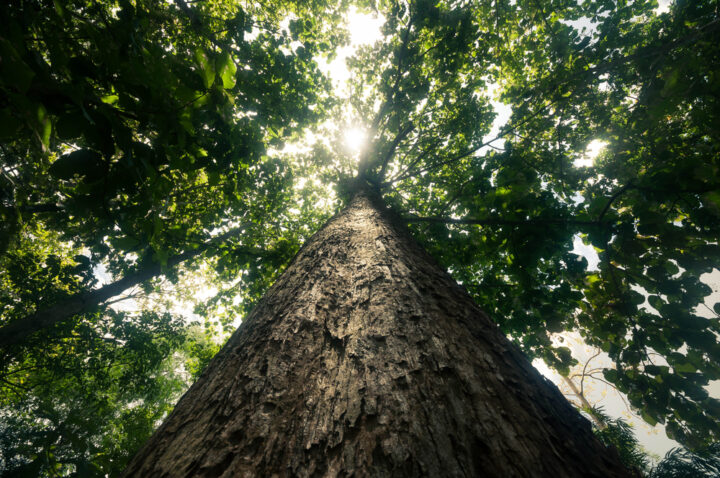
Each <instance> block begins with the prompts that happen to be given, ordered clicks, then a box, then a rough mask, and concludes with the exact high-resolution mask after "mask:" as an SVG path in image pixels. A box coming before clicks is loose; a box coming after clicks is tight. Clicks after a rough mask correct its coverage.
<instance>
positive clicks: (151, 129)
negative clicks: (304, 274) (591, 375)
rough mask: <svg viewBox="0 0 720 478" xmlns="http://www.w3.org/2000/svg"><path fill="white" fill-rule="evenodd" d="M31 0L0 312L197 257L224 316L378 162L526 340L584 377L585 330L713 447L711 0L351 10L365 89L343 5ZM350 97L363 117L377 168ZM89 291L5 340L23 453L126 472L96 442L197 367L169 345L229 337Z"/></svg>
mask: <svg viewBox="0 0 720 478" xmlns="http://www.w3.org/2000/svg"><path fill="white" fill-rule="evenodd" d="M11 3H12V7H11V8H6V9H3V11H2V12H1V13H0V20H2V24H3V25H7V26H8V27H7V29H6V30H4V31H3V33H1V34H0V91H1V92H2V95H0V140H1V141H2V146H1V147H0V158H1V160H2V164H1V166H2V170H1V173H0V218H1V223H0V254H2V257H1V259H0V264H1V265H2V269H0V281H2V287H3V289H2V290H0V297H2V302H1V303H0V306H1V307H2V310H0V314H2V315H1V317H0V326H6V325H13V324H15V325H17V324H21V325H22V326H23V327H24V326H25V324H26V323H27V322H28V321H30V322H32V320H30V319H32V318H33V317H36V316H35V315H33V314H37V313H39V312H42V311H45V310H48V307H50V306H52V305H53V304H55V305H57V304H64V302H63V300H69V299H73V298H80V299H82V300H85V298H87V297H89V296H88V294H89V293H91V291H92V290H93V288H95V287H97V285H98V284H96V280H97V271H98V266H99V265H102V266H103V267H105V268H107V270H108V271H109V273H110V274H111V276H112V277H113V279H120V278H122V277H130V276H131V275H132V274H137V273H140V272H142V271H149V270H152V271H153V272H152V273H149V274H148V275H147V277H146V276H142V282H143V283H144V287H145V291H146V292H150V291H151V290H152V288H153V286H155V285H157V284H158V280H159V279H158V277H159V276H160V275H164V276H165V277H167V278H168V279H170V281H171V282H172V281H177V280H178V277H179V276H180V275H182V274H192V273H193V272H195V271H202V273H203V274H204V277H205V278H206V282H207V285H212V286H213V287H214V288H215V290H216V294H215V295H214V296H213V297H212V298H211V299H210V300H208V301H205V302H203V303H201V304H199V305H198V306H197V308H196V310H195V312H196V313H198V315H200V316H201V318H203V319H204V320H205V323H206V325H207V333H208V336H212V334H213V333H214V332H213V330H214V325H213V323H215V322H217V321H219V322H220V323H221V324H222V326H224V328H225V329H226V331H227V330H229V329H230V328H231V325H230V324H232V323H233V322H234V321H235V319H236V318H237V317H238V316H242V315H243V314H245V313H246V312H247V311H248V310H249V309H250V308H251V307H252V305H253V303H254V302H255V301H256V300H257V299H258V298H259V297H260V296H261V295H262V293H263V292H264V291H265V290H266V289H267V287H268V286H269V285H270V284H271V283H272V281H273V279H274V278H275V277H276V276H277V274H278V273H279V272H280V271H281V270H282V268H283V266H284V265H285V264H287V262H288V261H289V260H290V258H291V257H292V255H293V254H294V252H295V251H296V250H297V249H298V248H299V247H300V245H301V244H302V242H303V240H304V239H306V238H307V237H309V235H310V234H312V233H313V232H314V231H315V230H316V229H317V228H318V227H319V226H320V225H321V224H322V222H323V220H324V219H325V218H327V217H328V214H329V213H330V210H331V209H332V208H333V207H340V206H341V204H342V200H343V199H344V198H345V197H346V193H347V192H348V191H349V188H350V187H351V185H352V181H354V180H362V181H366V182H369V183H371V184H373V185H375V186H376V187H377V188H378V189H379V190H380V191H381V192H382V194H383V196H384V197H385V199H386V201H387V202H388V204H389V205H391V206H392V207H393V208H394V209H395V210H396V211H397V212H398V213H399V214H401V215H403V216H404V217H405V219H407V221H408V223H409V225H410V228H411V231H412V232H413V234H414V236H415V237H416V238H417V239H418V240H419V241H420V242H421V243H422V244H423V245H424V246H425V247H426V248H427V249H428V250H429V251H430V252H431V253H432V254H433V255H434V256H435V257H436V258H437V259H438V260H439V261H440V262H441V263H442V264H443V265H444V266H445V267H446V268H447V269H448V270H450V272H451V273H452V274H453V275H454V276H455V277H456V278H457V279H458V280H459V281H460V282H461V283H462V284H463V285H464V286H465V287H466V288H467V289H468V291H469V292H470V293H471V294H472V295H474V297H475V298H476V299H477V301H478V303H479V304H481V306H482V307H483V308H484V309H486V310H487V311H488V312H489V313H490V315H491V316H492V317H493V318H494V319H495V320H496V321H497V322H498V324H499V326H500V327H501V328H502V330H503V331H504V332H506V333H507V334H508V335H509V336H511V337H512V338H513V340H514V341H515V342H516V343H517V344H518V345H519V346H520V347H521V348H522V349H523V351H524V352H525V353H526V354H527V355H528V356H529V357H532V358H535V357H540V358H543V359H544V360H545V361H546V362H547V363H548V364H549V365H551V366H552V367H554V368H556V369H558V370H559V371H561V372H563V373H567V371H568V370H569V366H570V365H572V364H573V363H574V359H573V357H572V352H571V350H570V349H569V348H567V347H559V346H557V345H554V342H553V340H552V334H554V333H559V332H563V331H569V330H575V331H579V332H580V334H581V335H582V336H583V337H584V339H585V341H586V342H587V343H588V344H590V345H593V346H596V347H598V348H600V349H602V350H603V351H605V352H606V353H607V354H608V356H609V357H610V358H611V359H612V361H613V362H614V368H612V369H608V370H606V371H605V375H604V379H605V380H606V381H608V382H609V383H611V384H613V385H614V386H615V387H617V388H618V389H619V390H620V391H622V392H623V393H625V394H626V395H627V397H628V399H629V402H630V403H631V404H632V405H633V407H635V408H636V409H638V410H639V411H640V413H641V414H642V416H643V418H644V419H645V420H646V421H648V422H649V423H657V422H660V423H663V424H665V426H666V430H667V432H668V435H670V436H671V437H673V438H675V439H676V440H678V441H680V442H681V443H683V444H685V445H687V446H689V447H693V448H698V447H702V446H704V445H706V444H707V443H710V442H712V441H716V440H717V439H718V438H719V437H720V402H719V401H718V400H717V399H716V398H713V397H710V396H709V394H708V392H707V385H708V383H709V382H710V381H711V380H718V379H720V344H719V343H718V334H719V333H720V320H719V318H718V314H720V306H719V305H718V304H714V305H713V304H706V302H707V298H708V296H709V295H710V294H711V289H710V287H708V285H707V284H706V283H705V281H704V277H706V276H704V274H706V273H709V272H712V271H713V270H715V269H716V268H717V266H718V262H719V260H718V259H720V246H719V245H718V242H717V241H718V237H719V236H720V138H719V137H718V135H719V134H720V133H719V132H720V103H718V98H720V73H719V72H720V53H719V52H720V50H718V48H717V45H718V44H720V11H719V8H720V5H719V4H718V2H717V1H715V0H703V1H687V0H677V1H675V2H674V3H673V4H672V5H671V6H670V9H669V11H668V12H665V13H661V14H658V13H656V10H655V8H656V7H657V4H656V2H655V1H651V0H636V1H633V2H626V1H625V0H598V1H592V2H577V1H575V0H542V1H538V0H498V1H495V2H455V1H439V2H437V1H429V0H415V1H409V2H404V1H394V0H378V1H374V2H357V3H358V4H359V5H358V7H359V8H365V9H366V10H368V11H373V10H374V11H377V12H378V13H380V14H381V15H383V17H384V19H385V23H384V25H383V27H382V32H381V33H382V38H381V39H380V40H378V41H377V42H376V43H374V44H371V45H365V46H362V47H360V48H359V49H358V50H357V51H356V52H355V55H354V56H353V57H352V58H350V60H349V61H348V67H349V69H350V71H351V74H352V75H351V78H350V80H349V85H348V91H349V95H348V97H347V98H343V97H337V95H336V94H335V93H334V92H333V91H332V89H331V83H330V82H329V81H328V79H326V78H325V77H324V76H323V75H322V74H321V72H320V70H319V69H318V66H317V62H318V60H319V58H320V57H322V55H326V54H330V55H332V52H333V51H334V50H335V48H336V47H337V46H338V45H339V44H341V43H342V42H343V41H345V40H346V39H347V38H346V37H347V35H346V32H345V31H344V30H343V29H342V28H341V27H340V26H339V22H340V20H341V18H342V14H343V12H344V11H345V7H346V5H345V2H337V3H336V2H324V1H321V0H318V1H313V2H297V3H296V2H273V3H272V5H270V4H267V3H265V2H262V3H258V4H256V3H253V2H246V3H244V2H229V1H228V2H226V1H221V0H214V1H207V2H187V1H184V0H176V1H174V2H163V1H152V0H136V1H134V2H131V1H129V0H122V1H118V2H96V1H91V0H65V1H55V2H45V1H41V0H27V1H25V0H14V1H13V2H11ZM495 101H500V102H502V103H503V104H505V105H507V106H509V107H510V108H511V111H512V114H511V115H510V118H509V120H508V121H507V123H505V124H503V125H500V126H498V125H494V124H493V121H494V119H495V117H496V113H495V112H494V108H493V102H495ZM328 119H333V120H337V121H340V120H341V119H343V120H345V121H346V122H348V123H351V124H355V125H364V127H365V128H366V129H367V136H368V138H369V139H368V144H367V145H366V146H365V148H364V150H363V152H362V154H361V155H360V158H359V161H358V162H354V159H355V158H353V157H352V155H348V154H346V153H344V152H343V150H342V148H341V146H340V145H339V143H338V141H336V140H337V138H339V137H340V136H341V135H340V134H338V132H337V131H330V133H329V134H328V133H327V131H328V130H332V128H333V126H332V124H330V125H328V121H327V120H328ZM313 128H314V131H315V132H316V133H317V135H316V136H322V137H323V138H324V139H322V140H320V141H316V142H315V144H313V145H312V146H311V148H309V149H308V150H303V149H300V150H298V149H295V150H293V149H287V150H283V149H282V147H283V145H284V143H285V142H287V141H295V140H299V139H300V138H302V137H303V132H305V131H307V130H312V129H313ZM593 142H594V144H603V145H604V148H603V151H602V153H601V154H600V155H599V156H598V157H596V158H594V159H593V160H592V161H590V160H588V158H587V155H588V152H587V150H588V146H589V145H590V144H591V143H593ZM599 142H601V143H599ZM580 164H585V165H584V166H581V165H580ZM588 164H589V165H588ZM578 240H581V241H582V242H584V243H585V244H586V245H588V246H591V247H592V248H593V250H594V251H596V253H597V255H598V263H597V266H595V267H592V268H589V264H588V261H587V259H586V258H585V257H582V256H580V255H577V254H576V253H574V252H572V251H573V247H574V242H575V241H578ZM180 264H181V265H180ZM151 267H155V268H156V269H151ZM153 277H154V279H153ZM148 279H150V280H148ZM180 292H183V291H180ZM184 292H185V293H187V291H184ZM88 304H89V305H87V307H86V308H85V309H83V312H82V313H81V314H80V315H79V316H76V317H66V316H58V317H57V320H56V321H53V322H52V323H53V324H54V325H52V326H51V327H45V326H42V327H39V328H40V329H43V330H40V331H39V332H36V330H35V329H32V328H29V329H28V334H31V333H34V335H32V336H30V338H29V339H28V340H24V341H18V343H14V344H12V345H11V346H8V347H7V349H6V350H5V351H4V354H3V368H2V371H1V373H2V375H0V378H2V380H3V384H4V385H0V387H2V388H1V390H2V400H3V402H2V406H3V409H2V413H3V415H2V423H1V424H0V427H2V430H3V431H4V432H3V436H4V437H8V438H7V439H5V438H3V441H2V443H3V445H2V446H3V447H5V448H4V449H3V453H5V456H4V458H3V459H4V460H5V461H6V463H8V465H6V466H10V467H41V468H42V470H44V471H43V472H44V473H47V474H52V473H65V472H70V471H72V470H76V471H77V472H78V473H80V471H81V470H89V469H97V470H100V471H98V473H101V472H102V473H114V472H115V471H116V470H117V469H118V467H121V463H122V460H123V459H124V458H122V457H123V456H126V455H122V453H120V452H119V451H118V455H117V456H115V455H113V457H107V458H100V457H99V455H98V453H99V452H98V450H99V446H100V445H99V443H105V444H106V446H107V447H108V449H112V447H111V446H110V445H109V443H110V442H111V441H112V443H114V445H113V446H120V445H117V444H118V443H125V440H130V434H129V432H128V430H131V429H134V428H133V427H136V429H137V430H140V431H137V433H135V435H134V436H137V437H140V436H146V435H147V433H149V431H150V430H151V428H152V427H153V426H154V423H155V421H156V420H157V419H158V418H159V417H160V416H162V414H163V413H164V412H165V411H167V409H168V406H169V405H168V404H169V403H171V401H172V399H171V398H168V397H170V396H171V395H172V393H175V392H176V391H177V390H180V389H181V388H182V386H181V385H179V384H180V383H181V382H182V383H186V381H183V380H187V379H188V377H187V376H186V377H184V378H182V379H181V378H177V377H176V378H173V373H174V371H175V369H176V368H177V367H178V365H177V364H178V363H180V362H182V361H183V360H190V361H191V362H193V361H195V362H197V363H202V362H203V360H204V358H202V357H206V356H207V354H208V350H211V349H212V346H210V345H208V344H209V343H210V342H208V341H207V339H202V340H201V339H200V338H198V337H199V336H198V337H196V338H193V337H194V335H193V333H191V332H190V331H189V329H188V326H187V325H183V324H180V323H179V322H178V321H177V320H176V319H174V318H172V317H171V316H170V315H165V314H163V313H161V312H159V311H158V310H150V309H149V310H146V311H143V312H141V313H138V314H134V313H133V314H129V313H120V312H116V311H113V310H112V309H108V308H107V307H105V306H103V305H102V304H100V301H98V302H96V303H92V304H91V303H90V302H89V301H88ZM703 307H704V308H705V309H706V312H710V315H708V314H705V313H701V308H703ZM708 317H710V318H708ZM81 337H84V338H85V339H86V340H81V339H80V338H81ZM203 340H204V342H203ZM133 341H139V343H141V344H142V345H141V346H140V345H139V346H138V347H137V348H133V349H132V350H125V348H124V347H120V348H117V347H115V346H114V345H113V344H118V343H123V344H132V343H134V342H133ZM188 344H196V345H188ZM198 344H205V345H198ZM124 354H130V355H127V356H126V355H124ZM178 354H179V355H178ZM179 356H182V357H185V358H184V359H179V358H178V357H179ZM60 357H63V358H60ZM173 357H175V358H173ZM178 360H180V362H178ZM195 362H193V363H195ZM89 364H93V365H92V366H91V365H89ZM95 364H97V366H95ZM121 364H126V365H121ZM125 367H127V368H125ZM26 368H27V369H28V370H30V372H27V373H28V374H29V375H27V377H26V376H25V375H24V373H25V372H20V371H21V370H24V369H26ZM163 370H164V371H165V372H166V373H167V374H169V375H168V377H169V378H168V379H167V380H166V381H162V380H160V381H158V382H157V383H151V382H153V381H152V380H150V379H149V377H158V376H160V375H159V374H161V373H162V372H161V371H163ZM129 371H132V374H130V375H133V376H132V378H130V376H129V375H127V374H128V373H130V372H129ZM113 374H120V375H122V376H123V377H126V378H125V379H123V380H121V381H120V382H117V383H116V382H113V381H111V380H109V379H108V377H112V376H114V375H113ZM123 374H125V375H123ZM190 375H192V373H191V374H190ZM13 376H14V377H15V378H12V377H13ZM19 377H26V378H22V380H20V381H18V380H19ZM8 382H9V383H8ZM26 382H27V383H29V384H30V385H27V386H26V385H24V384H25V383H26ZM40 384H42V386H40ZM63 384H65V385H63ZM85 386H87V387H92V388H91V390H90V391H89V392H79V390H82V387H85ZM18 387H20V388H18ZM23 387H24V388H23ZM163 391H164V392H163ZM162 393H169V394H170V395H162ZM138 400H143V402H142V403H143V406H142V407H139V406H138V405H137V404H138V403H140V402H138ZM13 407H16V410H17V413H12V412H11V409H12V408H13ZM81 409H82V413H80V412H78V410H81ZM141 409H142V412H141V411H140V410H141ZM88 410H97V413H94V412H93V413H91V412H89V411H88ZM76 412H77V413H80V416H79V418H72V419H71V418H70V417H71V416H73V414H74V413H76ZM91 415H92V417H91ZM140 415H142V416H140ZM93 417H94V418H93ZM98 417H103V418H101V419H98ZM109 417H112V418H109ZM72 420H76V421H77V423H78V425H73V426H74V427H75V428H73V430H76V431H74V432H72V433H70V432H61V433H60V435H54V433H56V432H57V430H60V429H63V427H66V426H70V422H71V421H72ZM78 420H79V421H78ZM83 420H85V421H83ZM80 423H85V425H82V426H81V425H80ZM106 425H107V426H106ZM118 430H120V431H118ZM122 430H125V431H122ZM73 433H75V435H73ZM133 433H134V432H133ZM32 434H37V436H38V437H40V436H42V437H44V438H38V439H37V440H31V439H29V438H27V437H29V436H30V435H32ZM61 435H62V437H68V438H67V440H69V439H70V438H69V437H71V436H77V437H80V436H82V437H84V438H77V440H80V441H83V440H84V441H83V443H85V444H86V445H85V448H82V450H84V451H82V452H77V453H76V455H74V456H71V455H72V454H71V453H70V452H69V451H68V450H70V448H72V446H71V445H69V444H68V443H69V442H66V441H63V440H66V438H62V439H61V438H60V436H61ZM112 437H115V438H112ZM58 440H59V441H58ZM103 440H104V441H103ZM108 440H110V441H108ZM138 440H140V438H138ZM28 441H34V442H35V443H37V445H36V446H35V447H34V448H32V450H30V449H23V448H22V447H23V446H25V445H23V444H26V443H28ZM611 441H612V440H611ZM134 446H136V444H133V445H122V446H121V448H123V449H127V450H129V449H130V448H132V447H134ZM5 450H9V451H5ZM38 450H42V453H40V452H38ZM8 453H9V455H8ZM112 453H114V452H112ZM112 453H111V455H112ZM33 454H34V455H33ZM32 456H34V458H32ZM103 460H105V461H103ZM63 467H65V468H63ZM82 467H86V468H82ZM87 467H90V468H87ZM94 467H95V468H94ZM41 468H27V469H28V470H34V471H35V470H40V469H41ZM8 469H15V468H8ZM18 469H19V468H18ZM34 471H33V472H34ZM88 473H89V472H88Z"/></svg>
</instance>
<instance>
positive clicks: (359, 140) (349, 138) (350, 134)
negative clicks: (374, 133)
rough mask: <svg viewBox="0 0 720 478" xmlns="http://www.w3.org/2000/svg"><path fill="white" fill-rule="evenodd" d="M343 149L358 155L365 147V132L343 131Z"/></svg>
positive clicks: (360, 130) (350, 129) (359, 130)
mask: <svg viewBox="0 0 720 478" xmlns="http://www.w3.org/2000/svg"><path fill="white" fill-rule="evenodd" d="M344 136H345V147H346V148H347V149H348V150H349V151H350V152H351V153H358V152H360V150H361V149H362V148H363V146H364V145H365V136H366V135H365V130H363V129H360V128H349V129H347V130H346V131H345V134H344Z"/></svg>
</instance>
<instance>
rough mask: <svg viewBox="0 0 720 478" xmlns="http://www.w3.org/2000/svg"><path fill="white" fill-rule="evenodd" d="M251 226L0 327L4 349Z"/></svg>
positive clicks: (1, 343) (232, 230) (94, 306)
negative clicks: (164, 262)
mask: <svg viewBox="0 0 720 478" xmlns="http://www.w3.org/2000/svg"><path fill="white" fill-rule="evenodd" d="M247 226H248V225H247V224H244V225H242V226H239V227H237V228H235V229H231V230H230V231H228V232H226V233H224V234H221V235H219V236H217V237H215V238H213V239H211V240H209V241H207V242H206V243H204V244H202V245H201V246H200V247H198V248H197V249H193V250H189V251H185V252H183V253H181V254H177V255H175V256H173V257H170V258H169V259H168V260H167V263H166V264H164V265H162V264H157V263H156V264H148V265H146V266H144V267H141V268H140V270H138V271H136V272H133V273H131V274H128V275H126V276H125V277H123V278H122V279H119V280H117V281H115V282H112V283H110V284H106V285H104V286H102V287H100V288H98V289H94V290H91V291H86V292H80V293H77V294H74V295H72V296H70V297H68V298H66V299H64V300H61V301H59V302H56V303H55V304H53V305H51V306H49V307H46V308H44V309H41V310H39V311H37V312H35V313H33V314H31V315H29V316H26V317H23V318H21V319H18V320H15V321H12V322H10V323H9V324H7V325H5V326H3V327H0V349H4V348H7V347H8V346H11V345H15V344H17V343H20V342H22V341H23V340H25V339H27V338H28V337H29V336H30V335H32V334H34V333H36V332H39V331H40V330H43V329H46V328H48V327H51V326H53V325H55V324H58V323H60V322H64V321H66V320H68V319H69V318H71V317H73V316H75V315H78V314H82V313H85V312H88V311H90V310H92V309H94V308H96V307H98V306H100V305H101V304H102V303H103V302H105V301H107V300H108V299H110V298H112V297H115V296H118V295H120V294H121V293H123V292H124V291H125V290H127V289H129V288H130V287H133V286H136V285H138V284H141V283H143V282H145V281H147V280H149V279H152V278H153V277H155V276H158V275H161V274H163V273H164V271H167V270H168V269H171V268H173V267H175V266H176V265H178V264H180V263H182V262H184V261H186V260H188V259H191V258H193V257H196V256H199V255H200V254H201V253H203V252H204V251H206V250H207V249H209V248H211V247H215V246H218V245H220V244H221V243H223V242H224V241H225V240H226V239H228V238H230V237H233V236H236V235H238V234H240V233H241V232H242V231H243V230H244V229H245V228H246V227H247Z"/></svg>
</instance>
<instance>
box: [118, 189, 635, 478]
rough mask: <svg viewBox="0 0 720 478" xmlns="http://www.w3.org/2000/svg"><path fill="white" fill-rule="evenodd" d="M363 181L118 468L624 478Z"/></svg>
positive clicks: (208, 473) (156, 472)
mask: <svg viewBox="0 0 720 478" xmlns="http://www.w3.org/2000/svg"><path fill="white" fill-rule="evenodd" d="M397 220H398V219H397V218H396V219H395V220H393V219H392V218H391V217H390V215H389V213H388V212H387V211H385V210H384V209H383V205H382V202H381V199H380V198H379V196H377V195H375V194H374V193H373V192H371V191H370V190H369V188H367V187H363V186H359V187H358V192H356V193H355V194H354V195H353V197H352V200H351V202H350V205H349V206H348V208H346V209H345V210H343V211H342V212H341V213H340V214H338V215H337V216H336V217H334V218H333V219H332V220H331V221H329V222H328V223H327V224H326V225H325V226H324V227H323V228H322V229H321V230H320V231H319V232H318V233H317V234H316V235H315V236H313V238H311V239H310V240H309V241H308V242H307V243H306V244H305V245H304V246H303V248H302V249H301V251H300V252H299V254H298V255H297V256H296V257H295V258H294V259H293V261H292V263H291V264H290V266H289V267H288V269H287V270H286V271H285V272H284V273H283V275H282V276H281V277H280V278H279V279H278V281H277V282H276V283H275V284H274V285H273V287H272V288H271V289H270V290H269V291H268V293H267V294H266V295H265V297H264V298H263V300H262V301H261V302H260V303H259V304H258V305H257V307H256V308H255V309H254V311H253V312H252V313H251V314H250V316H248V318H247V319H246V320H245V321H244V322H243V324H242V326H241V327H240V328H239V329H238V331H237V332H236V333H235V334H234V335H233V336H232V337H231V338H230V340H229V341H228V343H227V344H226V345H225V347H224V348H223V350H222V351H221V352H220V353H218V355H217V356H216V357H215V358H214V359H213V361H212V362H211V363H210V364H209V366H208V368H207V369H206V371H205V372H204V373H203V375H202V377H201V378H200V379H199V380H198V381H197V382H196V383H195V384H194V385H193V387H192V388H191V389H190V390H189V391H188V392H187V394H186V395H185V396H184V397H183V399H182V400H181V401H180V402H179V403H178V405H177V406H176V407H175V409H174V410H173V412H172V414H171V415H170V416H169V417H168V419H167V420H166V421H165V422H164V423H163V425H162V426H161V428H160V429H159V430H158V431H157V432H156V433H155V434H154V435H153V437H152V438H151V439H150V441H148V443H146V444H145V446H144V447H143V448H142V449H141V451H140V452H139V453H138V455H137V456H135V458H134V459H133V460H132V461H131V463H130V465H129V466H128V468H127V469H126V470H125V472H124V476H188V477H189V476H197V477H200V476H204V477H217V476H245V475H247V476H250V475H262V476H273V475H293V476H311V475H323V476H337V475H339V474H343V475H346V474H347V475H354V474H356V475H361V476H366V475H367V476H391V475H392V476H479V475H483V476H532V475H542V476H549V475H551V474H552V475H556V476H568V477H570V476H578V475H583V476H629V474H628V472H626V471H625V469H624V468H623V466H622V465H621V464H620V460H619V458H618V456H617V455H616V454H615V453H614V452H612V451H611V452H608V450H605V449H604V447H603V446H601V445H600V443H599V441H597V440H596V439H595V437H594V436H593V434H592V433H591V431H590V426H589V423H588V422H587V421H586V420H585V419H583V418H581V417H580V415H579V414H578V413H577V412H576V411H574V410H573V409H572V407H571V406H570V405H569V404H568V402H567V401H566V400H565V399H564V398H563V396H562V395H561V394H560V393H559V391H558V390H557V388H555V387H554V386H553V385H552V384H549V383H548V382H547V381H546V380H545V379H544V378H542V376H541V375H540V374H539V373H538V372H537V371H536V370H535V369H533V368H532V366H531V365H530V363H529V362H528V361H527V359H526V358H525V357H523V356H522V354H521V353H520V352H519V351H518V350H517V349H516V348H515V347H514V346H513V345H511V344H510V343H509V342H508V340H507V339H506V338H505V337H504V336H503V334H502V333H501V332H500V331H499V330H498V328H497V326H496V325H495V324H493V323H492V321H491V320H490V319H489V318H488V317H487V316H486V315H485V314H484V313H482V312H481V311H480V310H479V309H478V308H477V306H475V304H474V303H473V301H472V299H471V298H470V297H469V296H468V295H467V293H466V292H465V291H463V290H462V289H461V288H460V287H458V286H457V284H456V283H455V282H454V280H453V279H452V278H451V277H450V276H449V275H448V274H447V273H445V272H444V271H443V270H442V269H441V268H440V267H438V265H437V264H436V263H435V262H434V260H433V259H431V258H430V256H428V255H427V253H425V252H424V251H423V250H422V248H420V247H419V246H418V245H417V244H416V243H415V242H414V241H413V240H412V238H411V237H410V236H409V234H408V233H407V230H405V228H404V227H402V226H401V225H398V224H397Z"/></svg>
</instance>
